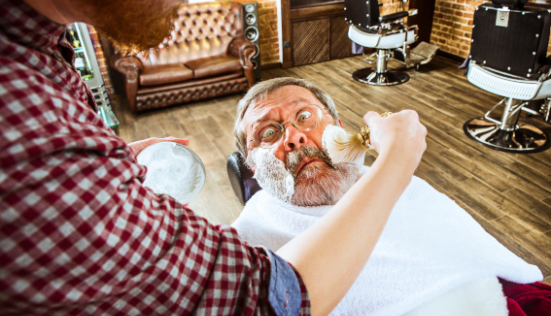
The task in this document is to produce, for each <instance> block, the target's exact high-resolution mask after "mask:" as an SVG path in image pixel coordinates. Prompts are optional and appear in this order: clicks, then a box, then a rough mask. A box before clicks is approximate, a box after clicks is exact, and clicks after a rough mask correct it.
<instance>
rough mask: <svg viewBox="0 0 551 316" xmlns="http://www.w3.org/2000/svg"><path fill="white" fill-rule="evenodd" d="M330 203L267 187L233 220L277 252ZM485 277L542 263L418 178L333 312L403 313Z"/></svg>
mask: <svg viewBox="0 0 551 316" xmlns="http://www.w3.org/2000/svg"><path fill="white" fill-rule="evenodd" d="M367 169H368V168H367V167H364V170H362V171H363V172H366V170H367ZM331 207H332V206H320V207H298V206H294V205H291V204H288V203H285V202H282V201H280V200H278V199H276V198H274V197H272V196H271V195H270V194H268V193H267V192H265V191H263V190H262V191H259V192H257V193H256V194H255V195H254V196H253V197H252V198H251V200H250V201H249V202H248V203H247V205H246V206H245V208H244V210H243V212H242V213H241V215H240V216H239V218H238V219H237V220H236V221H235V222H234V223H233V224H232V226H233V227H235V228H236V229H237V230H238V232H239V234H240V235H241V237H243V238H244V239H245V240H247V241H248V242H249V244H252V245H264V246H267V247H269V248H270V249H272V250H274V251H275V250H277V249H279V248H281V247H282V246H283V245H284V244H285V243H287V242H288V241H289V240H291V239H292V238H293V237H295V236H297V235H298V234H299V233H301V232H302V231H304V230H305V229H306V228H308V227H309V226H310V225H312V224H314V223H315V222H316V221H317V220H318V219H319V218H320V217H322V216H323V215H324V214H326V213H327V212H328V211H329V210H330V209H331ZM487 276H497V277H500V278H503V279H506V280H509V281H512V282H516V283H533V282H536V281H541V280H542V278H543V277H542V274H541V272H540V270H539V269H538V268H537V267H536V266H534V265H531V264H528V263H526V262H525V261H524V260H522V259H521V258H519V257H518V256H516V255H515V254H513V253H512V252H510V251H509V250H508V249H507V248H505V247H504V246H503V245H501V244H500V243H499V242H498V241H497V240H496V239H495V238H493V237H492V236H491V235H490V234H488V233H486V231H484V229H483V228H482V227H481V226H480V225H479V224H478V223H477V222H476V221H475V220H474V219H473V218H472V217H471V216H470V215H469V214H468V213H467V212H465V211H464V210H463V209H462V208H461V207H459V206H458V205H457V204H456V203H455V202H454V201H453V200H451V199H449V198H448V197H447V196H445V195H444V194H442V193H440V192H438V191H437V190H435V189H434V188H433V187H431V186H430V185H429V184H428V183H426V182H425V181H423V180H421V179H419V178H417V177H414V178H413V180H412V182H411V184H410V185H409V187H408V188H407V190H406V191H405V192H404V194H403V195H402V197H401V198H400V199H399V201H398V203H397V204H396V206H395V207H394V209H393V211H392V213H391V215H390V218H389V220H388V223H387V225H386V227H385V229H384V231H383V234H382V235H381V238H380V239H379V242H378V243H377V245H376V247H375V249H374V251H373V253H372V255H371V257H370V259H369V261H368V263H367V265H366V266H365V268H364V269H363V270H362V272H361V273H360V275H359V277H358V279H357V280H356V282H355V283H354V284H353V286H352V288H351V289H350V291H349V292H348V293H347V294H346V296H345V297H344V298H343V300H342V301H341V302H340V303H339V305H338V306H337V307H336V308H335V309H334V310H333V312H332V313H331V315H382V316H392V315H403V314H404V313H407V312H408V311H411V310H413V309H414V308H417V307H418V306H421V305H422V304H425V303H426V302H428V301H430V300H432V299H433V298H435V297H437V296H439V295H441V294H444V293H445V292H448V291H449V290H451V289H454V288H457V287H458V286H461V285H463V284H465V283H467V282H470V281H473V280H476V279H479V278H482V277H487Z"/></svg>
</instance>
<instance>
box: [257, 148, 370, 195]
mask: <svg viewBox="0 0 551 316" xmlns="http://www.w3.org/2000/svg"><path fill="white" fill-rule="evenodd" d="M251 155H252V160H253V163H254V165H255V166H256V167H255V175H254V178H255V179H256V180H257V181H258V184H259V185H260V187H261V188H262V189H264V190H266V191H267V192H268V193H270V194H271V195H273V196H274V197H276V198H278V199H280V200H282V201H284V202H287V203H290V204H294V205H298V206H320V205H334V204H336V203H337V202H338V201H339V200H340V199H341V197H342V196H343V195H344V194H345V193H346V192H347V191H348V190H349V189H350V188H351V187H352V186H353V185H354V183H356V181H357V180H358V178H359V176H360V175H359V168H358V166H357V165H356V164H354V163H346V162H345V163H338V164H332V163H331V162H330V161H326V163H327V164H328V165H329V167H330V168H329V169H328V170H327V169H326V170H322V169H323V168H322V166H319V165H313V166H308V165H307V166H305V167H304V168H303V170H302V172H301V173H300V175H299V176H297V177H295V176H293V174H292V173H291V172H290V171H289V170H287V169H286V168H285V164H284V163H283V162H282V161H281V160H279V159H277V158H276V157H275V155H274V154H273V153H272V152H271V151H270V150H269V149H262V148H255V149H254V150H253V151H252V153H251ZM326 159H328V160H330V159H329V158H328V156H326ZM288 165H289V163H288Z"/></svg>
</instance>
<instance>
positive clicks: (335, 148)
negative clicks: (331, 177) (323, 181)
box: [322, 112, 392, 164]
mask: <svg viewBox="0 0 551 316" xmlns="http://www.w3.org/2000/svg"><path fill="white" fill-rule="evenodd" d="M390 114H392V113H391V112H385V113H383V114H382V115H381V117H387V116H389V115H390ZM369 135H370V133H369V127H367V126H364V127H362V128H361V129H360V131H359V132H358V133H356V134H348V133H347V132H346V131H345V130H344V129H342V128H340V127H337V126H332V127H328V128H327V129H326V130H325V132H324V134H323V139H322V142H323V146H324V147H325V149H326V150H327V153H328V154H329V157H331V160H333V162H335V163H339V162H357V163H360V161H359V160H360V159H361V164H363V157H364V156H365V153H366V152H367V151H368V150H370V149H371V145H370V140H369Z"/></svg>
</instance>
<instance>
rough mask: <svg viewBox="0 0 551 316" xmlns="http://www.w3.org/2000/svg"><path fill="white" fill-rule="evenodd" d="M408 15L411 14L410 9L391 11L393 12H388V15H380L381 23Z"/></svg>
mask: <svg viewBox="0 0 551 316" xmlns="http://www.w3.org/2000/svg"><path fill="white" fill-rule="evenodd" d="M408 15H409V13H408V11H401V12H396V13H391V14H387V15H383V16H381V17H379V22H381V23H384V22H392V21H395V20H398V19H401V18H405V17H406V16H408Z"/></svg>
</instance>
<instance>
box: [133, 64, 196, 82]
mask: <svg viewBox="0 0 551 316" xmlns="http://www.w3.org/2000/svg"><path fill="white" fill-rule="evenodd" d="M192 78H193V71H192V70H191V69H189V68H187V67H186V66H184V65H178V64H175V65H165V66H153V67H148V68H146V69H144V71H142V72H141V73H140V84H141V85H142V86H156V85H161V84H167V83H175V82H182V81H186V80H189V79H192Z"/></svg>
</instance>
